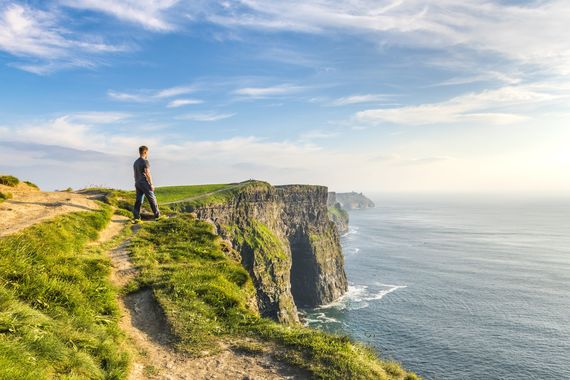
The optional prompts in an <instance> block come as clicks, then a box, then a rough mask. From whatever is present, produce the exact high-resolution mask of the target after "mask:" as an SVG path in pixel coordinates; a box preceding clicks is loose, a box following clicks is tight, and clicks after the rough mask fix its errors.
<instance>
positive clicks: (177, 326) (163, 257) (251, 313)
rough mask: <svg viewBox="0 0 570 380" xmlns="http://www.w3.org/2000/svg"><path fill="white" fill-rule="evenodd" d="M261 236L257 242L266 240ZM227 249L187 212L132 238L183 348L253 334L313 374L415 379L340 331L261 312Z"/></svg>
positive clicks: (144, 276)
mask: <svg viewBox="0 0 570 380" xmlns="http://www.w3.org/2000/svg"><path fill="white" fill-rule="evenodd" d="M262 234H263V231H261V232H260V235H259V236H256V237H255V239H261V241H264V239H265V237H263V236H262ZM265 243H267V242H266V241H265ZM227 249H228V248H227V247H225V246H224V245H223V244H222V242H221V240H220V238H219V237H218V236H217V235H216V234H215V233H214V232H213V230H212V226H211V225H210V224H208V223H206V222H203V221H198V220H194V219H192V218H190V217H188V216H179V217H176V218H171V219H168V220H165V221H162V222H159V223H152V224H148V225H144V226H143V227H142V229H141V231H140V232H139V234H138V235H137V236H136V237H135V238H134V239H133V244H132V245H131V250H132V255H133V259H134V260H135V263H136V265H137V266H139V268H140V269H141V272H140V275H139V277H138V282H139V286H140V287H151V288H152V289H153V292H154V294H155V296H156V298H157V299H158V301H159V302H160V304H161V305H162V307H163V309H164V311H165V313H166V316H167V318H168V320H169V322H170V324H171V327H172V331H173V333H174V334H175V335H176V336H177V338H178V343H177V347H178V348H179V349H180V350H183V351H186V352H188V353H190V354H192V355H194V356H200V355H203V354H205V353H206V352H212V351H216V350H217V348H218V344H217V342H218V341H219V340H220V339H225V340H230V341H235V342H242V341H244V339H245V338H246V337H249V338H251V337H253V338H256V339H258V340H260V341H263V342H267V343H270V344H274V345H275V347H276V349H275V350H274V356H275V358H277V359H278V360H282V361H286V362H288V363H290V364H292V365H294V366H298V367H301V368H304V369H305V370H307V371H309V372H310V373H311V374H312V376H313V377H314V378H316V379H406V380H412V379H417V376H416V375H414V374H412V373H409V372H407V371H405V370H403V369H402V368H401V367H400V366H399V365H398V364H397V363H393V362H386V361H382V360H380V359H379V358H378V357H377V355H376V353H375V352H374V351H373V350H372V349H370V348H369V347H367V346H364V345H362V344H359V343H355V342H353V341H352V340H351V339H349V338H347V337H345V336H338V335H332V334H329V333H325V332H322V331H318V330H314V329H310V328H306V327H303V326H290V325H283V324H279V323H277V322H274V321H272V320H270V319H265V318H261V317H259V316H258V314H257V313H256V312H255V310H253V309H252V308H251V306H250V305H251V300H252V299H253V297H254V296H255V289H254V287H253V284H252V280H251V278H250V277H249V275H248V273H247V272H246V271H245V270H244V269H243V267H242V266H241V265H240V264H239V263H238V262H236V261H233V260H231V259H230V258H229V257H230V256H231V255H228V254H227V253H228V252H224V250H227Z"/></svg>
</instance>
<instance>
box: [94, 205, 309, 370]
mask: <svg viewBox="0 0 570 380" xmlns="http://www.w3.org/2000/svg"><path fill="white" fill-rule="evenodd" d="M126 223H128V220H127V218H124V217H120V216H114V217H113V220H112V221H111V223H110V224H109V226H108V227H107V229H106V231H104V232H103V233H102V234H101V238H100V240H102V241H109V240H111V239H113V237H115V236H117V235H118V234H120V232H121V230H122V228H130V227H129V226H127V225H126ZM133 228H135V229H137V228H140V227H139V226H134V227H133ZM134 232H135V233H136V230H135V231H134ZM129 244H130V239H127V240H125V241H124V242H122V243H121V244H120V245H119V246H118V247H117V248H115V249H113V250H111V251H110V252H109V254H110V256H111V259H112V262H113V270H112V277H111V278H112V281H113V283H114V284H115V285H117V286H119V287H122V286H124V285H125V284H127V283H128V282H129V281H130V280H131V279H132V278H133V277H134V276H136V274H137V270H136V268H135V267H134V265H133V263H132V262H131V260H130V257H129V251H128V247H129ZM119 301H120V307H121V311H122V318H121V321H120V326H121V329H123V331H125V333H126V335H127V338H128V341H129V346H131V347H132V349H133V366H132V369H131V372H130V374H129V380H137V379H188V380H201V379H204V380H205V379H232V380H233V379H237V380H241V379H244V380H245V379H250V380H254V379H255V380H269V379H271V380H273V379H298V378H306V376H302V373H301V372H300V371H299V370H297V369H295V368H291V367H289V366H287V365H284V364H282V363H280V362H277V361H275V360H274V359H273V358H272V357H271V356H270V355H269V354H259V355H257V354H256V355H250V354H242V353H239V352H236V351H233V350H232V349H231V348H229V347H227V346H224V347H225V348H224V350H223V351H222V352H221V353H218V354H215V355H211V356H206V357H202V358H198V359H195V358H189V357H188V356H186V355H184V354H182V353H180V352H178V351H176V350H175V349H174V343H175V337H174V336H173V335H172V334H171V333H170V331H169V326H168V321H167V319H166V317H165V315H164V313H163V311H162V309H161V307H160V305H159V304H158V303H157V302H156V300H155V298H154V295H153V292H152V290H151V289H148V288H147V289H142V290H139V291H138V292H135V293H131V294H129V295H127V296H125V297H123V298H121V299H120V300H119Z"/></svg>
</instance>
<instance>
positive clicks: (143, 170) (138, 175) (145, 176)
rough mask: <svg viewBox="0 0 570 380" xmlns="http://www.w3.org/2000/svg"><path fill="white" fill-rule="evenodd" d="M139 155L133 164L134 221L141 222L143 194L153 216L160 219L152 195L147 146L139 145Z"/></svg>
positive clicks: (152, 188) (154, 198)
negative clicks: (134, 191)
mask: <svg viewBox="0 0 570 380" xmlns="http://www.w3.org/2000/svg"><path fill="white" fill-rule="evenodd" d="M139 155H140V157H139V158H138V159H137V160H136V161H135V163H134V164H133V169H134V171H135V188H136V190H137V198H136V201H135V207H134V209H133V216H134V223H140V222H141V206H142V203H143V201H144V197H145V195H146V197H147V198H148V203H150V208H151V209H152V212H153V213H154V217H155V218H156V219H157V220H161V219H163V218H164V217H161V216H160V211H159V210H158V203H157V202H156V196H155V195H154V185H153V184H152V177H151V175H150V163H149V162H148V160H147V157H148V148H147V147H146V146H144V145H143V146H141V147H139Z"/></svg>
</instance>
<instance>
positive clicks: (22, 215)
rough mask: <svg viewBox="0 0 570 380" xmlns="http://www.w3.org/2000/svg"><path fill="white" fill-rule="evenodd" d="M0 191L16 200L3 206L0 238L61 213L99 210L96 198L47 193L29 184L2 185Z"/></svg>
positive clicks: (63, 193)
mask: <svg viewBox="0 0 570 380" xmlns="http://www.w3.org/2000/svg"><path fill="white" fill-rule="evenodd" d="M0 192H4V193H11V194H12V195H13V198H12V199H8V200H6V201H4V202H2V203H0V237H1V236H5V235H9V234H12V233H14V232H18V231H19V230H22V229H24V228H26V227H29V226H31V225H33V224H36V223H39V222H41V221H44V220H46V219H50V218H53V217H54V216H57V215H60V214H65V213H68V212H74V211H93V210H97V209H98V208H99V206H98V205H97V203H95V201H94V198H93V197H89V196H85V195H82V194H75V193H71V192H43V191H38V190H36V189H34V188H32V187H29V186H27V185H25V184H19V185H18V186H16V187H9V186H4V185H0Z"/></svg>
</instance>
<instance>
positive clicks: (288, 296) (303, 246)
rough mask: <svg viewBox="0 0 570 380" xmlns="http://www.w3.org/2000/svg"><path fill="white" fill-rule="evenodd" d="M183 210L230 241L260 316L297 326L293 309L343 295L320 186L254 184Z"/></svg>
mask: <svg viewBox="0 0 570 380" xmlns="http://www.w3.org/2000/svg"><path fill="white" fill-rule="evenodd" d="M188 207H189V209H187V210H185V211H193V212H195V213H196V215H197V217H198V218H200V219H205V220H208V219H209V220H211V221H213V222H214V223H215V224H216V225H217V229H218V233H219V234H220V235H222V238H227V239H230V240H231V242H232V246H233V248H234V249H235V250H237V251H238V252H239V254H240V255H241V262H242V265H243V266H244V267H245V268H246V269H247V270H248V271H249V273H250V275H251V277H252V279H253V282H254V285H255V287H256V290H257V305H258V308H259V312H260V314H261V315H263V316H267V317H271V318H273V319H275V320H278V321H280V322H283V323H298V322H299V318H298V315H297V306H300V307H314V306H318V305H322V304H326V303H329V302H332V301H334V300H335V299H337V298H338V297H340V296H341V295H342V294H343V293H345V292H346V290H347V280H346V274H345V272H344V261H343V256H342V251H341V247H340V240H339V234H338V231H337V229H336V227H335V224H334V223H333V222H332V221H331V220H330V219H329V216H328V210H327V188H326V187H324V186H312V185H287V186H271V185H270V184H268V183H265V182H259V181H256V182H252V183H251V184H249V185H248V186H246V187H244V188H242V189H240V191H239V192H237V194H236V195H235V196H234V197H233V198H232V199H230V200H229V201H227V202H225V203H223V204H213V205H204V206H196V207H194V206H188Z"/></svg>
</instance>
